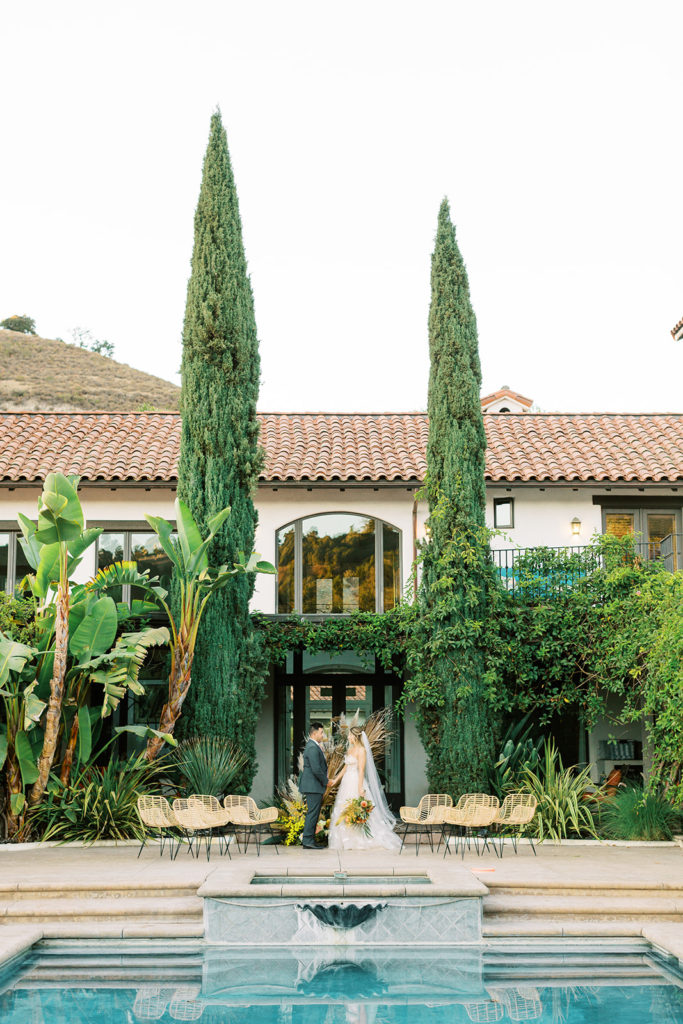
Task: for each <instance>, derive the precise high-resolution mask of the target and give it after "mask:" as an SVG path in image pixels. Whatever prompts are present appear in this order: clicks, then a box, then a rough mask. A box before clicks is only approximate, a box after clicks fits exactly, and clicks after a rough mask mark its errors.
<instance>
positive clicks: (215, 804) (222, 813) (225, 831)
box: [187, 793, 235, 860]
mask: <svg viewBox="0 0 683 1024" xmlns="http://www.w3.org/2000/svg"><path fill="white" fill-rule="evenodd" d="M187 801H188V804H191V805H192V806H193V807H195V808H196V809H197V810H198V811H199V813H200V814H201V815H202V817H203V818H204V819H205V821H206V824H207V826H208V827H209V828H210V829H211V830H212V832H213V833H214V834H215V835H216V836H217V837H218V841H219V848H220V852H221V853H225V852H226V850H227V853H228V857H229V858H230V860H232V854H231V853H230V845H229V843H228V839H229V838H230V837H231V836H234V834H235V826H234V825H233V823H232V819H231V817H230V811H226V810H225V808H224V807H222V806H221V802H220V800H218V798H217V797H215V796H206V795H204V794H203V793H193V794H192V795H191V796H189V797H188V798H187Z"/></svg>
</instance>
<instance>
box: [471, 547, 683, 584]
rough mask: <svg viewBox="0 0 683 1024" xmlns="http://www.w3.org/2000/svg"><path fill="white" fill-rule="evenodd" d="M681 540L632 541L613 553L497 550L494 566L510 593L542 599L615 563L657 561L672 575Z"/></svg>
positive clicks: (564, 549)
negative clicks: (621, 561)
mask: <svg viewBox="0 0 683 1024" xmlns="http://www.w3.org/2000/svg"><path fill="white" fill-rule="evenodd" d="M679 551H680V541H679V538H678V536H677V535H676V534H670V535H669V536H668V537H664V538H663V539H662V540H658V541H649V542H648V541H637V540H632V541H630V542H629V543H628V545H627V546H622V545H618V546H615V548H614V550H613V551H611V550H610V549H609V548H605V547H603V546H600V545H595V544H585V545H567V546H558V547H550V546H547V547H546V546H542V547H534V548H494V549H492V551H491V556H492V558H493V564H494V566H495V568H496V571H497V572H498V575H499V577H500V579H501V581H502V582H503V584H504V585H505V587H506V588H507V590H508V591H509V592H510V593H514V594H516V595H518V596H522V595H525V596H528V597H532V598H539V597H545V596H550V595H552V594H556V593H558V592H561V591H563V590H567V589H572V588H574V587H576V586H577V585H578V584H579V583H580V582H581V581H582V580H585V579H586V578H587V577H588V576H590V575H591V574H592V573H594V572H596V571H597V570H598V569H604V568H605V566H606V564H607V563H608V562H611V561H612V560H614V564H617V562H618V561H619V560H624V561H627V560H631V561H634V562H641V563H643V562H658V563H660V564H661V565H663V567H664V568H665V569H667V570H668V571H669V572H674V571H675V570H676V569H678V568H680V565H679V564H678V563H679Z"/></svg>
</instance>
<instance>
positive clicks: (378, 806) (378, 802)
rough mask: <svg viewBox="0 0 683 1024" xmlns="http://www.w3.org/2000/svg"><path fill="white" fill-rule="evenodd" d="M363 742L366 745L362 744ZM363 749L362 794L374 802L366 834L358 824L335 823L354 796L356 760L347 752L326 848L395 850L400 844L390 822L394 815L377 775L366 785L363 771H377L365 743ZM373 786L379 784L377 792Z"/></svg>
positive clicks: (367, 772)
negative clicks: (366, 755)
mask: <svg viewBox="0 0 683 1024" xmlns="http://www.w3.org/2000/svg"><path fill="white" fill-rule="evenodd" d="M364 746H366V745H365V744H364ZM366 753H367V754H368V760H367V766H368V768H369V769H370V771H367V769H366V778H365V779H364V780H363V794H364V796H367V797H368V799H370V800H372V803H373V804H374V809H373V810H372V812H371V814H370V818H369V820H368V827H369V829H370V835H369V836H368V835H366V834H365V832H364V830H363V828H362V827H361V826H360V825H347V824H346V823H345V822H341V823H340V824H339V825H338V824H337V821H338V819H339V818H340V817H341V816H342V814H343V812H344V808H345V806H346V804H347V803H348V801H349V800H353V799H354V798H355V797H357V796H358V761H357V759H356V758H355V757H351V756H350V755H349V754H347V755H346V757H345V758H344V764H345V766H346V771H345V772H344V775H343V776H342V780H341V782H340V783H339V789H338V790H337V796H336V798H335V801H334V807H333V808H332V814H331V815H330V834H329V839H328V848H329V849H330V850H377V849H384V850H398V849H399V848H400V846H401V840H400V839H399V837H398V836H397V835H396V834H395V832H394V822H395V821H396V819H395V818H394V816H393V814H392V813H391V811H390V810H389V808H388V806H387V802H386V798H385V796H384V792H383V791H382V789H381V787H380V786H379V779H377V781H376V783H375V785H374V786H373V785H371V786H368V779H367V775H368V774H371V773H374V775H376V774H377V772H376V769H375V766H374V761H372V754H370V753H369V751H368V747H367V746H366ZM371 777H372V776H371ZM376 788H379V792H376Z"/></svg>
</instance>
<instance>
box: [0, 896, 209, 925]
mask: <svg viewBox="0 0 683 1024" xmlns="http://www.w3.org/2000/svg"><path fill="white" fill-rule="evenodd" d="M203 908H204V901H203V899H202V898H201V897H199V896H183V897H166V898H164V897H156V896H155V897H149V898H138V897H130V896H129V897H125V898H115V899H107V898H106V897H101V898H95V899H89V898H88V897H84V898H81V899H74V898H72V897H68V898H62V897H58V896H57V897H54V898H52V899H48V900H41V899H25V900H24V899H22V900H9V901H7V900H6V901H3V902H0V920H1V921H3V922H7V923H12V924H24V923H39V922H42V921H50V920H53V919H55V918H57V919H63V920H65V921H91V920H101V919H104V920H109V919H110V918H116V919H120V918H126V919H127V920H131V919H133V918H138V917H152V916H153V917H156V918H160V919H164V918H169V917H171V918H186V917H191V918H196V919H198V920H199V919H201V918H202V914H203ZM119 927H120V925H119Z"/></svg>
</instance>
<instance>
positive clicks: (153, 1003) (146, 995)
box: [133, 985, 169, 1020]
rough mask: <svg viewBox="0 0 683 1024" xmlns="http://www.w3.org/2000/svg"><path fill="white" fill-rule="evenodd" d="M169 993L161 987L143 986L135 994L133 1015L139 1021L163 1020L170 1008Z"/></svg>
mask: <svg viewBox="0 0 683 1024" xmlns="http://www.w3.org/2000/svg"><path fill="white" fill-rule="evenodd" d="M168 1000H169V991H168V989H162V988H160V987H159V985H143V986H142V987H141V988H139V989H137V991H136V993H135V1002H134V1003H133V1015H134V1016H135V1017H137V1019H138V1020H161V1018H162V1017H163V1015H164V1014H165V1013H166V1008H167V1006H168Z"/></svg>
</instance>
